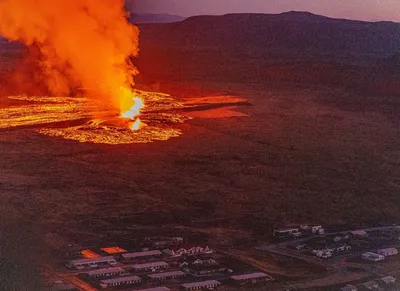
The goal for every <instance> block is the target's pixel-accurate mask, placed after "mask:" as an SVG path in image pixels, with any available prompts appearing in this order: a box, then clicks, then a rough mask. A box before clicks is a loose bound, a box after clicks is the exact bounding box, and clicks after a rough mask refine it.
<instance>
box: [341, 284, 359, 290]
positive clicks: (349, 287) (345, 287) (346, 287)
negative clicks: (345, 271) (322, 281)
mask: <svg viewBox="0 0 400 291" xmlns="http://www.w3.org/2000/svg"><path fill="white" fill-rule="evenodd" d="M340 291H358V288H357V287H356V286H354V285H347V286H344V287H342V288H340Z"/></svg>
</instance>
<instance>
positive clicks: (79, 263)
mask: <svg viewBox="0 0 400 291" xmlns="http://www.w3.org/2000/svg"><path fill="white" fill-rule="evenodd" d="M117 264H118V263H117V261H116V260H115V259H114V257H112V256H107V257H98V258H93V259H78V260H72V261H69V262H68V263H67V265H66V266H67V268H71V269H72V268H74V269H77V270H82V269H84V268H88V267H90V268H96V267H98V266H100V265H111V266H115V265H117Z"/></svg>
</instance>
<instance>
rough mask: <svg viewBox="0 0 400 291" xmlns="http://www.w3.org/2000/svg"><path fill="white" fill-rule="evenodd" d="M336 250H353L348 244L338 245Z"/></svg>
mask: <svg viewBox="0 0 400 291" xmlns="http://www.w3.org/2000/svg"><path fill="white" fill-rule="evenodd" d="M334 250H335V251H336V252H348V251H351V246H349V245H347V244H342V245H338V246H336V247H335V249H334Z"/></svg>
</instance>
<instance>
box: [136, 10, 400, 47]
mask: <svg viewBox="0 0 400 291" xmlns="http://www.w3.org/2000/svg"><path fill="white" fill-rule="evenodd" d="M140 27H141V30H142V34H141V38H142V43H143V44H146V43H155V42H158V43H163V44H168V45H173V46H190V47H193V46H207V47H223V48H224V49H226V50H232V49H243V48H246V47H248V48H249V47H251V48H259V49H265V50H278V51H303V52H304V51H310V52H321V53H337V52H354V53H370V54H374V53H378V54H380V53H389V54H390V53H394V52H397V51H400V24H399V23H393V22H363V21H353V20H344V19H332V18H328V17H324V16H320V15H314V14H311V13H308V12H295V11H292V12H287V13H282V14H227V15H223V16H195V17H190V18H187V19H186V20H184V21H182V22H179V23H171V24H165V25H158V24H144V25H141V26H140Z"/></svg>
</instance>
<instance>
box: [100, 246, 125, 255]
mask: <svg viewBox="0 0 400 291" xmlns="http://www.w3.org/2000/svg"><path fill="white" fill-rule="evenodd" d="M101 250H102V251H103V252H106V253H108V254H119V253H126V250H124V249H122V248H120V247H108V248H102V249H101Z"/></svg>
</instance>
